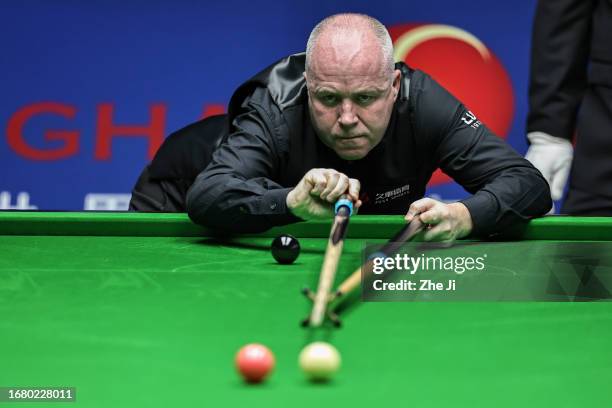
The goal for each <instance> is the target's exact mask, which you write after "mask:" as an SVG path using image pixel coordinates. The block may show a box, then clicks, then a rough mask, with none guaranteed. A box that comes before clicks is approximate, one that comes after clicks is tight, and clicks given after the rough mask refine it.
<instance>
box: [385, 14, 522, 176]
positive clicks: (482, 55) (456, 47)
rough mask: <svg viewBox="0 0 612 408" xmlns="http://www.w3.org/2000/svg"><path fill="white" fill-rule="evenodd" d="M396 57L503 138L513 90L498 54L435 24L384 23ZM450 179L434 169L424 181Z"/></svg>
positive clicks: (456, 30)
mask: <svg viewBox="0 0 612 408" xmlns="http://www.w3.org/2000/svg"><path fill="white" fill-rule="evenodd" d="M389 33H390V34H391V38H392V40H393V44H394V48H395V59H396V61H404V62H406V63H407V64H408V65H409V66H411V67H412V68H418V69H420V70H422V71H425V72H426V73H428V74H429V75H431V77H432V78H434V79H435V80H436V81H437V82H438V83H440V84H441V85H442V86H444V88H446V89H447V90H448V91H449V92H450V93H452V94H453V95H454V96H455V97H456V98H457V99H459V100H460V101H461V102H463V104H464V105H466V107H467V108H468V109H470V110H471V111H472V112H474V114H476V116H478V119H479V120H481V121H482V122H483V123H484V124H485V125H487V127H488V128H489V129H491V130H492V131H493V133H495V134H496V135H498V136H501V137H503V138H506V137H507V135H508V131H509V130H510V126H511V125H512V118H513V116H514V92H513V90H512V83H511V82H510V77H509V75H508V73H507V72H506V69H505V68H504V66H503V65H502V63H501V62H500V61H499V59H498V58H497V57H496V56H495V55H494V54H493V53H492V52H491V50H489V49H488V48H487V46H486V45H485V44H483V43H482V41H480V40H479V39H478V38H476V37H475V36H474V35H472V34H470V33H468V32H467V31H465V30H462V29H460V28H457V27H453V26H448V25H441V24H403V25H397V26H392V27H389ZM449 181H451V179H450V177H448V176H447V175H446V174H444V173H442V172H441V171H440V170H437V171H436V172H435V173H434V175H433V176H432V178H431V180H430V182H429V183H430V185H438V184H443V183H447V182H449Z"/></svg>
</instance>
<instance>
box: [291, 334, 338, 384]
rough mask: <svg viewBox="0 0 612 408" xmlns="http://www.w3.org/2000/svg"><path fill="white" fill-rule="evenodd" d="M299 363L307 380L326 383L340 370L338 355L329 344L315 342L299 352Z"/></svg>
mask: <svg viewBox="0 0 612 408" xmlns="http://www.w3.org/2000/svg"><path fill="white" fill-rule="evenodd" d="M299 363H300V368H301V369H302V371H303V372H304V374H306V376H307V377H308V378H309V379H311V380H313V381H326V380H329V379H330V378H331V377H332V376H333V375H334V374H335V373H336V371H338V368H340V353H338V350H336V348H335V347H334V346H332V345H331V344H329V343H325V342H323V341H316V342H314V343H310V344H309V345H307V346H306V347H304V349H303V350H302V351H301V352H300V358H299Z"/></svg>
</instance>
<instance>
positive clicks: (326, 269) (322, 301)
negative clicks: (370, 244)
mask: <svg viewBox="0 0 612 408" xmlns="http://www.w3.org/2000/svg"><path fill="white" fill-rule="evenodd" d="M352 212H353V203H352V201H350V200H349V199H348V196H342V197H341V198H340V199H339V200H338V202H337V203H336V216H335V217H334V223H333V224H332V228H331V232H330V234H329V240H328V241H327V249H326V250H325V258H324V259H323V266H322V267H321V275H320V277H319V286H318V288H317V293H316V294H315V296H314V305H313V307H312V312H311V313H310V320H309V323H310V325H311V326H313V327H318V326H320V325H321V324H322V323H323V318H324V317H325V310H326V308H327V303H328V301H329V293H330V291H331V289H332V286H333V284H334V277H335V276H336V270H337V269H338V262H339V261H340V255H342V247H343V246H344V237H345V235H346V231H347V228H348V224H349V219H350V216H351V214H352Z"/></svg>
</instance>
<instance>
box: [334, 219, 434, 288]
mask: <svg viewBox="0 0 612 408" xmlns="http://www.w3.org/2000/svg"><path fill="white" fill-rule="evenodd" d="M423 227H424V224H423V222H422V221H421V220H420V219H419V218H418V217H415V218H414V219H413V220H412V221H411V222H410V224H406V225H405V226H404V227H402V229H401V230H400V231H399V232H398V233H397V234H395V236H394V237H393V238H391V239H390V240H389V241H387V243H386V244H385V246H384V247H383V248H382V249H381V252H383V253H384V254H385V255H387V256H390V255H393V252H395V251H397V250H398V249H399V248H400V247H401V245H402V244H404V243H405V242H407V241H409V240H411V239H412V238H414V236H415V235H416V234H418V233H419V232H420V231H421V230H422V229H423ZM364 267H365V270H366V271H367V270H370V269H371V267H372V261H371V260H368V261H367V262H366V263H365V264H363V265H362V266H360V267H359V268H357V270H356V271H355V272H353V273H352V274H351V275H350V276H349V277H348V278H346V279H345V280H344V281H343V282H342V283H341V284H340V286H338V290H337V291H336V292H335V293H334V294H333V298H332V299H331V300H335V299H337V298H338V297H340V296H343V295H344V294H346V293H350V292H352V291H353V290H354V289H355V288H356V287H357V286H359V284H360V283H361V271H362V269H363V268H364Z"/></svg>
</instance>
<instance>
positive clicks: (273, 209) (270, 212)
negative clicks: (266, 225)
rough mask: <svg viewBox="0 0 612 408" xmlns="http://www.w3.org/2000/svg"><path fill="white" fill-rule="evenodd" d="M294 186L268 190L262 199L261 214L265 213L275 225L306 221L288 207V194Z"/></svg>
mask: <svg viewBox="0 0 612 408" xmlns="http://www.w3.org/2000/svg"><path fill="white" fill-rule="evenodd" d="M292 189H293V188H292V187H290V188H279V189H274V190H270V191H268V192H267V193H266V194H264V195H263V197H262V200H261V206H262V207H261V214H262V215H265V216H266V217H267V218H268V220H270V222H271V223H272V224H273V225H275V226H276V225H285V224H291V223H294V222H299V221H304V220H303V219H301V218H299V217H296V216H295V215H293V213H292V212H291V211H289V208H287V194H289V192H290V191H291V190H292Z"/></svg>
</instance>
